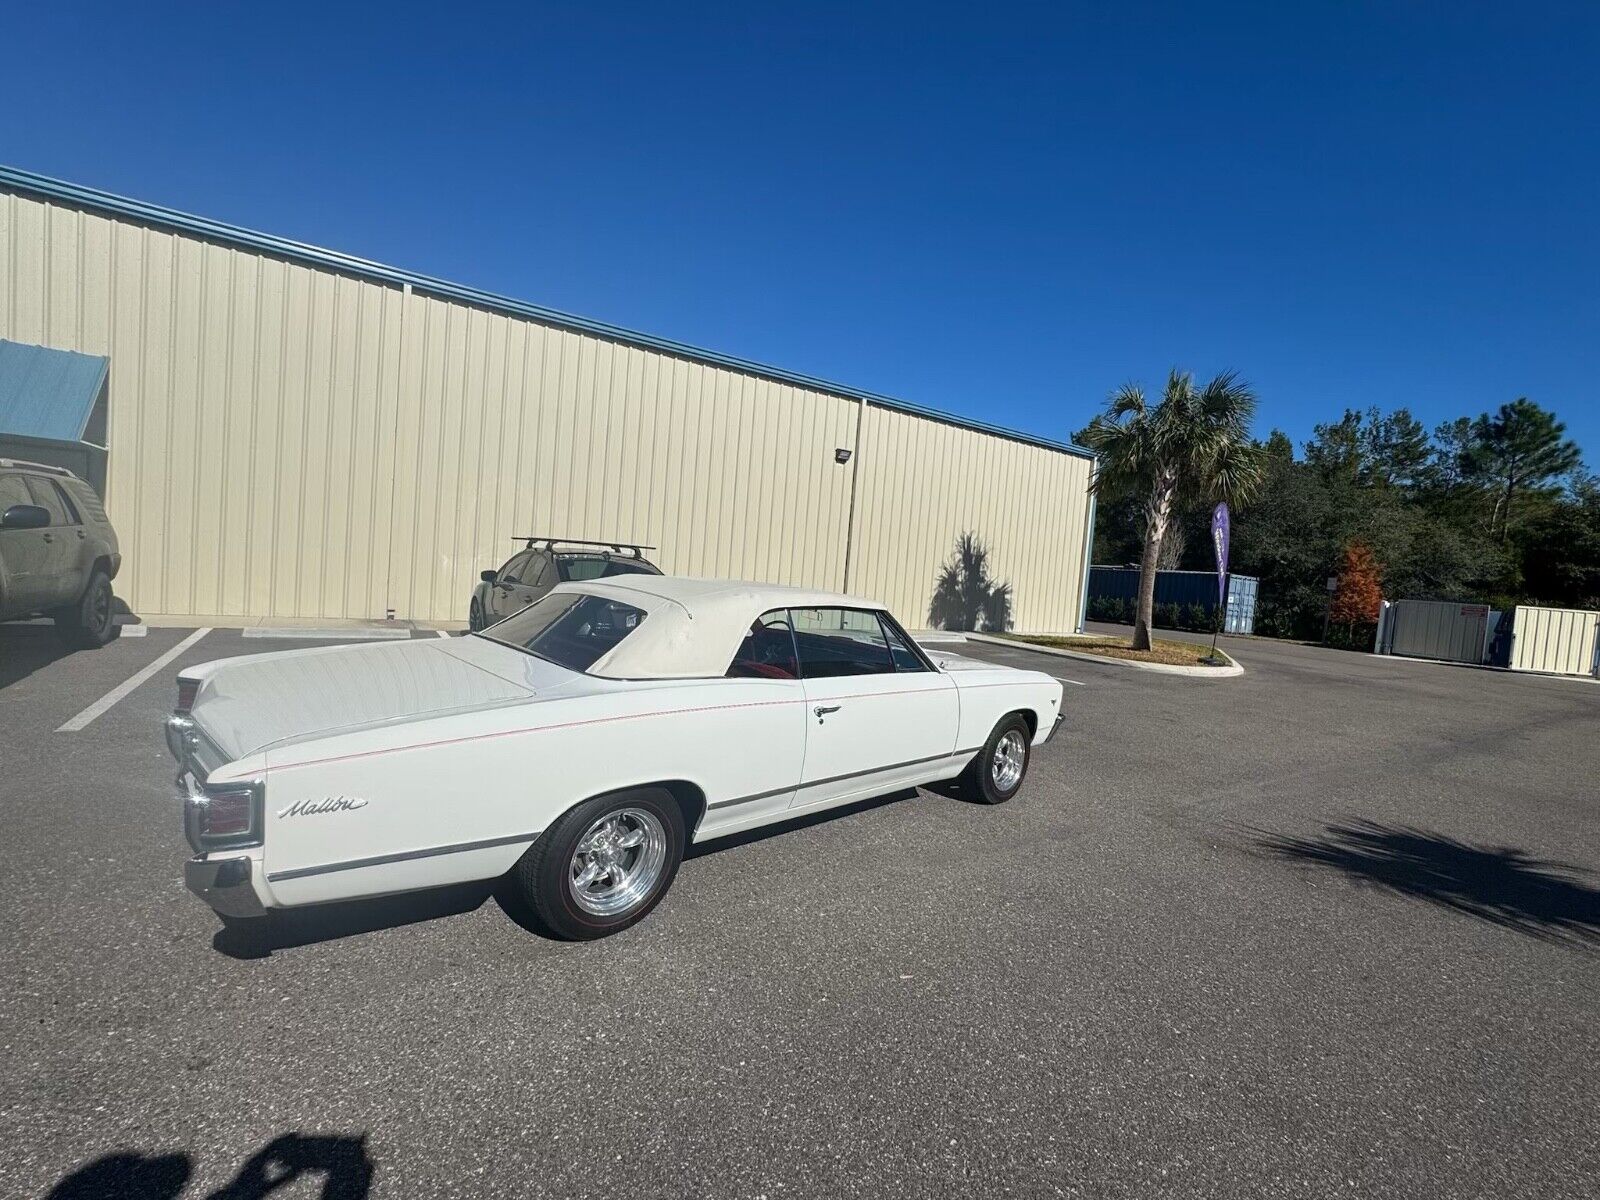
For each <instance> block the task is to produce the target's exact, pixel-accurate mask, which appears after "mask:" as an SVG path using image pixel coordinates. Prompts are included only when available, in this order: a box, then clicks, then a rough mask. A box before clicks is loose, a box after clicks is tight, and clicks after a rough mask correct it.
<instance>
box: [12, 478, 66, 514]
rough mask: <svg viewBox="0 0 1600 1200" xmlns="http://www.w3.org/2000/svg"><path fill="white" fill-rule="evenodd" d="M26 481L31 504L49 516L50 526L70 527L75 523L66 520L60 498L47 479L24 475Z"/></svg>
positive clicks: (64, 509)
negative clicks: (46, 512) (43, 510)
mask: <svg viewBox="0 0 1600 1200" xmlns="http://www.w3.org/2000/svg"><path fill="white" fill-rule="evenodd" d="M23 478H24V479H25V480H27V483H28V490H29V491H30V492H32V493H33V502H34V503H35V504H37V505H38V506H39V507H40V508H42V509H45V510H46V511H48V512H49V514H50V524H52V525H71V524H76V522H73V521H68V520H67V510H66V508H65V506H64V505H63V504H62V502H61V496H60V494H59V493H58V492H57V491H56V489H55V485H54V484H52V483H51V482H50V480H48V479H40V478H39V477H38V476H37V475H24V476H23Z"/></svg>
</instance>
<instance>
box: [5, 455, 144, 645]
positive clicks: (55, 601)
mask: <svg viewBox="0 0 1600 1200" xmlns="http://www.w3.org/2000/svg"><path fill="white" fill-rule="evenodd" d="M121 566H122V555H121V554H120V553H119V552H118V550H117V533H116V530H114V529H112V528H111V522H110V520H108V519H107V517H106V510H105V506H104V505H102V504H101V503H100V497H99V496H97V495H95V493H94V489H93V488H91V487H90V486H89V485H88V484H87V483H85V482H84V481H83V480H81V479H79V478H78V477H77V476H76V475H74V474H73V473H72V472H71V471H65V470H62V469H61V468H60V467H47V466H44V465H43V464H41V463H31V462H17V461H14V460H12V459H9V458H0V621H14V620H17V619H18V618H20V617H33V616H41V615H43V616H49V617H54V618H55V622H56V628H57V629H59V630H60V631H61V636H62V637H63V638H64V639H66V641H67V642H68V644H70V645H73V646H84V647H89V646H103V645H105V644H106V643H107V642H109V641H110V640H111V639H112V638H114V637H115V636H116V634H117V627H116V622H115V620H114V619H113V618H114V616H115V614H114V612H113V609H112V601H111V581H112V580H113V579H115V578H116V577H117V571H118V570H119V569H120V568H121Z"/></svg>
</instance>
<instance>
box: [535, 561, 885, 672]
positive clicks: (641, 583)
mask: <svg viewBox="0 0 1600 1200" xmlns="http://www.w3.org/2000/svg"><path fill="white" fill-rule="evenodd" d="M551 591H552V592H579V593H582V594H585V595H594V596H605V597H607V598H608V599H611V600H617V601H620V602H621V603H623V604H631V605H633V607H635V608H640V609H643V610H644V611H645V613H646V614H647V615H646V618H645V619H644V620H643V621H640V622H639V627H638V628H637V629H635V630H634V631H633V632H632V633H630V634H629V635H628V636H627V637H625V638H623V639H622V641H620V642H618V643H617V645H616V646H614V647H613V648H612V649H611V651H610V652H609V653H607V654H605V655H602V656H601V657H600V658H598V659H596V660H595V662H594V664H593V665H592V666H590V668H589V671H588V673H589V674H590V675H599V676H602V677H604V678H607V679H703V678H706V677H707V676H717V675H721V674H722V673H723V672H725V671H726V670H727V669H728V664H729V663H731V662H732V661H733V654H734V651H736V650H737V649H738V648H739V643H740V642H742V641H743V640H744V636H745V634H747V633H749V632H750V626H751V625H753V624H754V623H755V620H756V618H757V617H759V616H760V615H761V614H762V613H764V612H770V611H771V610H772V609H774V608H865V609H871V610H873V611H875V612H881V611H885V610H884V606H883V605H881V604H879V603H877V602H876V601H873V600H863V599H861V598H860V597H859V596H844V595H840V594H839V593H838V592H819V591H816V590H814V589H812V588H799V587H782V586H780V585H778V584H772V583H748V582H744V581H742V580H737V579H687V578H684V577H682V576H676V575H613V576H611V577H610V578H609V579H594V580H588V581H585V582H582V583H561V584H557V585H556V586H555V587H554V588H552V589H551Z"/></svg>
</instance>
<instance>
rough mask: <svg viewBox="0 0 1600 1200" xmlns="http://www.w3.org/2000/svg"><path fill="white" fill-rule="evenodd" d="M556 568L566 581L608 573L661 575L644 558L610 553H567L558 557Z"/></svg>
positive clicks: (596, 577)
mask: <svg viewBox="0 0 1600 1200" xmlns="http://www.w3.org/2000/svg"><path fill="white" fill-rule="evenodd" d="M556 570H557V571H559V572H560V574H561V579H562V582H564V583H582V582H584V581H585V580H587V579H604V578H606V577H607V576H608V575H659V574H661V572H660V571H658V570H657V569H656V567H655V565H654V564H653V563H649V562H646V561H645V560H644V559H642V558H612V557H610V556H609V555H593V554H590V555H567V556H563V557H561V558H558V559H556Z"/></svg>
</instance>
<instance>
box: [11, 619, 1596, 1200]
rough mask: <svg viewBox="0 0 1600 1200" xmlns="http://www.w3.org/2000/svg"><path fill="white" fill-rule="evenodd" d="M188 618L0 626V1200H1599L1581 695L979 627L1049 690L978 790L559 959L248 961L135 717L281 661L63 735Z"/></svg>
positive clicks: (791, 855)
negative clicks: (1044, 725) (1029, 731)
mask: <svg viewBox="0 0 1600 1200" xmlns="http://www.w3.org/2000/svg"><path fill="white" fill-rule="evenodd" d="M188 636H190V634H189V631H185V630H177V629H152V630H151V631H150V632H149V634H148V636H147V637H143V638H138V639H131V638H125V639H122V640H119V641H117V642H114V643H113V644H112V645H110V646H108V647H106V648H105V649H103V650H99V651H93V652H87V653H80V654H76V655H72V656H63V655H61V654H60V653H59V651H58V650H57V649H56V646H55V643H54V640H53V639H52V638H51V637H50V636H49V633H48V631H45V630H38V629H33V628H28V627H0V909H3V911H4V913H5V921H4V924H3V925H0V952H3V962H4V966H5V980H6V989H5V1002H4V1016H3V1018H0V1030H3V1032H0V1144H3V1145H4V1147H5V1153H4V1154H3V1155H0V1196H7V1197H10V1196H18V1197H26V1196H38V1195H46V1194H49V1193H50V1192H51V1190H52V1188H59V1189H60V1190H59V1191H58V1192H57V1193H56V1194H57V1195H62V1196H69V1195H70V1196H81V1195H89V1194H98V1193H94V1192H93V1191H90V1190H86V1189H87V1188H88V1185H90V1184H92V1183H104V1184H107V1185H108V1186H109V1189H110V1190H108V1191H106V1192H105V1193H104V1194H116V1195H134V1196H139V1197H173V1196H179V1195H182V1196H185V1197H199V1196H205V1195H208V1194H210V1193H211V1192H212V1191H213V1190H214V1189H219V1188H223V1187H225V1186H228V1185H230V1183H231V1184H232V1185H234V1186H233V1190H231V1191H228V1192H227V1193H226V1194H227V1195H229V1196H256V1195H263V1194H265V1193H266V1192H267V1191H268V1190H271V1189H270V1188H269V1185H270V1184H275V1183H279V1182H281V1183H282V1185H283V1186H282V1189H281V1190H280V1191H275V1192H274V1194H276V1195H288V1196H294V1195H301V1196H310V1195H318V1194H324V1193H322V1192H319V1190H318V1189H319V1187H321V1186H322V1185H323V1184H324V1183H328V1184H329V1186H330V1187H331V1188H332V1189H334V1190H330V1191H328V1192H327V1193H325V1194H328V1195H364V1194H366V1189H367V1186H368V1183H369V1182H370V1184H371V1190H372V1194H374V1195H384V1196H406V1197H428V1196H480V1195H521V1196H536V1195H550V1196H580V1195H581V1196H590V1195H595V1196H621V1195H630V1196H683V1195H716V1196H719V1197H757V1196H765V1197H768V1198H769V1200H771V1198H776V1197H810V1196H873V1197H879V1196H951V1195H1016V1196H1055V1195H1063V1196H1095V1197H1104V1196H1111V1197H1122V1196H1127V1197H1135V1196H1137V1197H1149V1196H1166V1195H1172V1196H1223V1195H1226V1196H1329V1195H1336V1194H1337V1195H1362V1196H1377V1195H1382V1196H1396V1197H1445V1196H1483V1197H1489V1196H1494V1197H1503V1196H1507V1195H1516V1196H1523V1197H1525V1196H1592V1195H1595V1194H1596V1193H1597V1191H1600V1134H1597V1128H1596V1120H1595V1118H1596V1113H1597V1112H1600V891H1597V888H1600V875H1597V873H1596V872H1597V869H1600V821H1597V819H1596V818H1597V815H1600V687H1596V686H1593V685H1589V684H1585V683H1581V682H1576V681H1566V680H1554V679H1542V678H1531V677H1523V676H1513V675H1507V674H1499V673H1491V672H1484V671H1475V670H1467V669H1459V668H1451V667H1445V666H1436V665H1431V664H1422V663H1409V662H1402V661H1396V660H1390V659H1373V658H1369V657H1366V656H1361V655H1353V654H1343V653H1338V652H1334V651H1324V650H1319V649H1314V648H1309V647H1301V646H1295V645H1285V644H1274V643H1268V642H1254V641H1245V640H1237V639H1230V646H1229V648H1230V650H1231V651H1232V652H1234V653H1235V654H1236V655H1237V657H1238V658H1239V659H1240V660H1241V661H1243V662H1244V664H1245V665H1246V668H1247V674H1245V675H1244V676H1243V677H1240V678H1238V679H1234V680H1230V681H1226V682H1223V681H1194V680H1189V679H1183V678H1174V677H1170V676H1161V675H1154V674H1148V673H1143V672H1137V671H1133V670H1129V669H1126V668H1120V667H1115V666H1102V665H1099V664H1093V663H1083V662H1077V661H1070V660H1065V659H1056V658H1045V657H1043V656H1039V655H1035V654H1032V653H1029V652H1027V651H1023V650H1011V649H1003V648H992V647H981V648H980V647H977V646H976V645H973V646H971V647H969V649H970V652H972V653H974V654H975V655H977V656H980V657H992V658H995V659H998V660H1002V661H1009V662H1016V663H1019V664H1022V663H1028V664H1030V665H1031V664H1042V665H1043V666H1044V667H1045V669H1047V670H1050V671H1051V673H1053V674H1057V675H1059V676H1061V677H1064V678H1068V679H1071V680H1073V681H1074V682H1076V683H1079V684H1082V685H1083V686H1075V687H1069V688H1068V689H1067V713H1068V718H1067V724H1066V726H1065V728H1064V729H1063V732H1062V734H1061V736H1059V737H1058V738H1057V739H1056V740H1055V741H1054V742H1052V743H1051V744H1050V745H1049V746H1047V747H1045V748H1044V749H1043V750H1041V751H1040V752H1038V754H1037V755H1036V757H1035V760H1034V762H1033V764H1032V767H1031V772H1030V777H1029V782H1028V784H1027V785H1026V786H1025V788H1024V790H1023V793H1022V794H1021V796H1020V797H1019V798H1018V799H1017V800H1016V801H1014V802H1013V803H1011V804H1009V805H1006V806H1004V807H1002V808H998V809H988V808H982V807H978V806H975V805H971V804H967V803H964V802H962V801H961V800H959V799H957V798H954V797H951V796H946V795H943V794H940V793H938V792H923V793H918V794H915V795H905V796H901V797H898V798H894V799H891V800H889V801H886V802H883V803H877V804H873V805H867V806H858V807H856V808H854V809H851V810H847V811H845V812H843V813H841V814H839V815H836V816H833V817H832V818H831V819H826V820H817V821H813V822H811V823H808V824H806V825H804V826H802V827H798V828H793V829H789V830H787V831H786V832H783V833H781V834H778V835H775V836H765V837H757V838H745V839H738V840H735V841H734V842H733V843H732V844H728V845H724V846H721V847H717V846H712V847H710V848H707V849H705V850H703V851H702V852H700V853H699V854H698V855H697V856H696V857H694V858H693V859H692V860H691V861H689V862H687V863H685V865H684V867H683V870H682V872H681V874H680V875H679V878H678V881H677V883H676V885H675V886H674V888H673V891H672V892H671V894H670V895H669V896H668V897H667V899H666V900H665V902H664V903H663V904H662V905H661V906H660V908H658V909H657V910H656V912H655V913H654V914H653V915H652V916H651V917H650V918H649V919H648V920H647V921H646V922H645V923H644V924H642V925H641V926H639V927H637V928H636V929H634V930H632V931H630V932H628V933H626V934H624V935H622V936H619V937H615V938H612V939H609V940H606V941H603V942H599V943H594V944H590V945H576V946H575V945H563V944H556V943H553V942H549V941H545V940H542V939H540V938H538V937H536V936H533V935H531V934H529V933H528V932H526V931H525V930H524V929H522V928H521V927H520V926H518V925H517V924H515V923H514V922H513V921H511V920H510V919H508V918H507V916H506V915H505V914H504V913H503V912H502V911H501V910H500V908H499V907H498V905H497V904H496V902H495V901H494V900H493V899H492V898H489V897H488V896H487V894H486V893H485V892H484V891H483V890H482V889H468V890H465V891H461V890H457V891H453V892H450V893H446V894H443V895H430V896H419V897H412V898H406V899H401V900H393V901H386V902H383V903H381V904H369V905H364V906H345V907H343V908H341V909H329V910H324V911H321V912H317V913H313V914H310V915H306V916H301V917H297V918H296V919H294V920H292V921H286V922H282V923H280V927H279V928H277V929H276V930H275V931H274V934H273V937H272V939H271V941H270V943H269V944H267V945H265V946H249V945H245V946H240V945H235V944H234V943H232V942H230V941H229V940H228V938H227V936H226V935H223V934H220V933H219V926H218V925H217V922H216V921H215V919H214V918H213V917H212V916H211V914H210V913H209V912H208V911H207V910H206V909H205V908H204V907H203V906H202V905H201V904H200V903H199V902H198V901H195V900H193V899H192V898H191V897H190V896H189V895H188V894H187V893H186V892H185V891H184V889H183V885H182V882H181V866H182V861H183V858H184V857H185V855H186V853H187V851H186V847H185V846H184V843H183V839H182V835H181V831H180V829H179V824H178V819H177V817H178V809H177V803H176V801H175V800H174V798H173V794H172V789H171V776H172V769H171V766H170V764H169V761H168V758H167V754H166V750H165V748H164V746H163V743H162V737H161V732H160V729H159V723H160V720H161V718H162V716H163V715H164V713H165V711H166V710H167V708H168V707H169V706H170V701H171V694H172V684H171V680H172V676H173V674H174V673H175V672H176V671H177V669H178V668H179V667H181V666H182V665H184V664H186V663H190V662H200V661H204V660H206V659H210V658H217V657H222V656H225V655H229V654H240V653H253V652H259V651H267V650H278V649H286V648H289V647H292V646H295V645H298V644H301V643H298V642H294V641H282V640H271V641H261V640H249V639H245V638H243V637H242V636H241V635H240V634H239V633H238V632H237V631H221V630H218V631H213V632H212V633H210V634H208V635H206V636H205V637H204V638H202V639H201V640H199V641H198V642H196V643H194V644H193V645H191V646H189V647H188V648H187V649H185V650H184V651H183V652H182V653H181V654H180V655H179V656H178V657H177V658H176V659H175V660H174V661H173V662H171V663H170V664H169V665H167V666H165V667H163V668H162V669H161V670H160V671H158V672H157V673H156V674H155V675H154V676H153V677H152V678H150V679H149V680H148V681H147V682H145V683H143V684H142V685H140V686H138V687H136V688H134V689H133V690H132V691H131V692H130V693H129V694H128V695H126V696H125V697H123V698H121V699H119V700H118V701H117V702H115V703H113V704H111V705H110V706H109V707H107V708H106V709H105V710H104V711H103V712H101V713H99V714H98V715H97V716H95V717H94V718H93V719H92V720H91V721H89V722H88V723H87V724H86V725H85V726H84V727H83V728H82V729H80V730H78V731H76V732H57V730H58V729H59V728H60V727H61V726H62V725H63V724H64V723H67V722H69V720H70V719H71V718H72V717H74V716H75V715H76V714H79V713H81V712H83V711H84V710H85V709H86V708H89V707H90V706H91V705H92V704H93V703H94V702H95V701H97V700H99V699H100V698H101V697H103V696H104V695H106V694H107V693H108V692H109V691H111V690H113V689H114V688H116V687H118V685H120V684H122V683H123V682H124V681H126V680H127V679H129V678H130V677H131V676H133V675H135V674H136V673H137V672H138V671H140V670H141V669H142V668H144V667H146V666H148V665H149V664H150V663H151V662H153V661H154V660H156V659H157V658H158V657H159V656H161V655H162V654H164V653H166V652H168V651H170V650H171V649H173V648H174V647H176V646H177V645H178V644H179V643H180V642H182V640H183V639H184V638H186V637H188ZM430 636H431V635H430Z"/></svg>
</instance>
